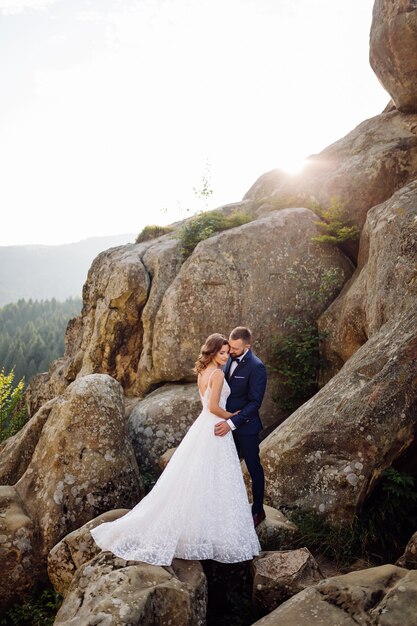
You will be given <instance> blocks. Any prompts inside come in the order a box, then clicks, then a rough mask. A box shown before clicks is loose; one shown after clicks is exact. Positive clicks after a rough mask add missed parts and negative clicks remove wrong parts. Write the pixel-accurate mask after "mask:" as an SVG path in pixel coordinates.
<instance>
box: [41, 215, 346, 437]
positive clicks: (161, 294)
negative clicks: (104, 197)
mask: <svg viewBox="0 0 417 626" xmlns="http://www.w3.org/2000/svg"><path fill="white" fill-rule="evenodd" d="M316 220H317V217H316V215H315V214H314V213H312V212H311V211H309V210H308V209H301V208H295V209H287V210H283V211H275V212H272V213H271V214H270V215H268V216H266V217H265V218H263V219H257V220H255V221H253V222H251V223H248V224H245V225H243V226H240V227H238V228H233V229H231V230H229V231H224V232H222V233H220V234H218V235H217V236H214V237H211V238H210V239H208V240H205V241H202V242H200V244H199V245H198V246H197V247H196V249H195V250H194V252H193V254H192V255H191V257H190V258H189V259H188V260H187V261H186V262H185V263H183V264H181V262H182V259H181V255H180V243H179V241H178V239H176V238H175V237H174V236H173V235H166V236H165V237H161V238H160V239H158V240H156V241H154V242H146V246H147V247H146V248H144V247H143V246H144V245H145V244H139V245H136V246H135V245H129V246H125V247H123V248H116V249H113V250H110V251H109V252H108V253H103V254H101V255H99V257H97V259H96V260H95V261H94V263H93V266H92V268H91V270H90V272H89V275H88V279H87V282H86V285H85V287H84V307H83V311H82V315H81V317H80V318H78V320H75V321H74V322H73V323H72V324H70V326H69V330H68V332H67V350H66V356H65V358H64V359H63V362H59V364H58V365H59V370H60V372H64V374H63V377H64V379H66V380H67V381H69V380H71V379H72V378H73V377H75V376H77V377H79V376H82V375H85V374H87V373H91V372H103V373H108V374H110V375H111V376H113V377H114V378H116V379H117V380H118V381H119V382H120V383H121V384H122V386H123V387H124V390H125V394H126V395H128V396H132V395H133V396H134V395H138V396H140V397H142V396H143V395H145V394H147V393H149V392H150V391H151V390H152V389H154V388H155V386H159V385H161V384H163V383H166V382H176V383H178V382H180V383H185V382H191V381H195V374H194V373H193V365H194V362H195V360H196V358H197V355H198V353H199V349H200V346H201V344H202V342H203V340H204V339H205V337H206V336H207V335H209V334H210V333H212V332H214V331H219V332H223V333H225V334H228V332H229V331H230V330H231V328H232V327H233V326H236V325H238V324H241V323H242V322H244V323H246V324H248V325H249V326H251V327H252V329H253V331H254V335H255V339H256V341H255V351H257V352H258V354H259V355H260V356H261V357H263V358H264V359H265V360H266V361H268V356H269V351H270V349H271V339H272V337H273V336H275V335H276V336H277V337H280V336H283V335H285V333H286V332H287V329H286V320H287V319H288V317H291V316H296V315H297V313H299V312H300V311H301V310H303V314H304V315H305V316H306V317H307V318H309V319H310V320H312V321H315V320H316V319H317V317H318V316H319V315H320V314H321V313H322V312H323V311H324V310H325V308H326V307H327V305H328V304H329V303H330V302H331V301H332V299H333V298H334V296H335V294H336V293H338V292H339V291H340V289H341V287H342V286H343V284H344V282H345V281H346V280H347V278H349V277H350V275H351V273H352V269H353V268H352V265H351V263H350V262H349V261H348V259H347V258H346V257H345V256H344V255H343V254H342V253H341V252H340V250H338V249H337V248H336V247H334V246H331V245H328V244H319V243H315V242H313V241H312V238H313V237H314V236H315V235H317V234H318V232H319V230H318V227H317V225H316V224H315V222H316ZM248 250H250V254H248V253H247V251H248ZM329 273H332V281H333V282H332V287H331V289H328V290H327V291H326V290H323V289H322V283H323V282H325V281H326V279H327V277H328V274H329ZM236 285H238V286H239V287H238V288H236ZM318 294H320V297H318ZM145 303H146V304H145ZM74 328H78V331H79V334H78V335H77V333H75V332H74ZM271 329H272V331H271ZM139 357H140V359H139ZM55 374H56V373H55V371H52V372H50V373H49V379H48V380H52V378H53V376H54V375H55ZM46 383H47V381H46ZM47 384H48V383H47ZM35 391H36V390H35V389H33V390H32V396H33V397H36V393H35ZM279 393H280V386H279V381H278V379H277V376H276V375H271V377H270V382H269V387H268V390H267V394H266V399H265V402H264V406H263V420H264V426H265V427H268V426H270V425H271V424H273V423H275V421H276V418H277V416H276V413H277V411H276V406H275V405H274V402H273V399H272V398H273V397H275V396H277V395H279ZM41 395H42V394H41ZM46 395H47V394H43V395H42V397H46Z"/></svg>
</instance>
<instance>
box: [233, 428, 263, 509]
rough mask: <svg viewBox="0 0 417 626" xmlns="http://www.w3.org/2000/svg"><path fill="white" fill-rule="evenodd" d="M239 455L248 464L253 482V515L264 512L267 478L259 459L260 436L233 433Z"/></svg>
mask: <svg viewBox="0 0 417 626" xmlns="http://www.w3.org/2000/svg"><path fill="white" fill-rule="evenodd" d="M233 439H234V440H235V444H236V448H237V453H238V455H239V457H240V458H241V459H243V460H244V461H245V463H246V467H247V468H248V472H249V475H250V477H251V480H252V496H253V503H252V513H261V512H262V511H263V502H264V490H265V477H264V470H263V467H262V465H261V461H260V458H259V435H258V434H256V435H239V434H238V433H237V432H236V430H234V431H233Z"/></svg>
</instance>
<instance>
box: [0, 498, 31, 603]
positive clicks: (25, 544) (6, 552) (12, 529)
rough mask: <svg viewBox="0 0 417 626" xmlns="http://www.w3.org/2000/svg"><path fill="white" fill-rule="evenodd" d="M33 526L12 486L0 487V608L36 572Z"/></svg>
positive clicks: (15, 596)
mask: <svg viewBox="0 0 417 626" xmlns="http://www.w3.org/2000/svg"><path fill="white" fill-rule="evenodd" d="M37 551H38V545H37V528H36V525H35V524H34V522H33V520H32V519H31V517H30V515H29V514H28V512H27V510H26V507H25V505H24V503H23V502H22V500H21V498H20V497H19V494H18V493H17V491H16V489H15V488H14V487H0V568H1V572H2V573H1V576H0V610H2V609H4V608H6V607H7V606H8V605H9V604H11V603H12V602H14V601H15V600H18V598H19V596H20V595H21V594H24V593H25V592H26V591H28V590H29V589H30V588H31V587H32V586H33V584H34V581H35V580H36V579H37V577H38V576H39V575H40V571H39V569H40V568H39V562H38V558H37Z"/></svg>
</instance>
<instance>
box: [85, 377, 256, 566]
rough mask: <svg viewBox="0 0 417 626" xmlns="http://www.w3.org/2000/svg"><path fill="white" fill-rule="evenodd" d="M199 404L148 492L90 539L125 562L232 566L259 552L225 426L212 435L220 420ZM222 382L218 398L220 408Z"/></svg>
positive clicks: (207, 401) (225, 388)
mask: <svg viewBox="0 0 417 626" xmlns="http://www.w3.org/2000/svg"><path fill="white" fill-rule="evenodd" d="M210 393H211V389H210V387H209V386H208V387H207V389H206V391H205V393H204V396H201V393H200V396H201V399H202V404H203V409H202V411H201V413H200V415H199V416H198V418H197V419H196V420H195V422H194V423H193V424H192V425H191V427H190V428H189V430H188V432H187V434H186V435H185V437H184V438H183V440H182V441H181V443H180V445H179V446H178V448H177V449H176V451H175V452H174V454H173V456H172V457H171V460H170V461H169V463H168V465H167V466H166V468H165V470H164V471H163V473H162V474H161V476H160V477H159V479H158V481H157V482H156V484H155V485H154V487H153V489H152V490H151V491H150V492H149V493H148V494H147V495H146V496H145V497H144V498H143V499H142V500H141V501H140V502H139V503H138V504H137V505H136V506H135V507H134V508H133V509H132V510H131V511H129V512H128V513H126V515H124V516H123V517H121V518H119V519H117V520H114V521H112V522H105V523H103V524H101V525H100V526H97V527H96V528H94V529H92V530H91V531H90V532H91V535H92V536H93V538H94V540H95V542H96V544H97V545H98V546H99V547H100V548H101V549H102V550H110V551H111V552H113V554H115V555H116V556H120V557H122V558H123V559H125V560H135V561H145V562H146V563H152V564H154V565H170V564H171V561H172V559H173V558H180V559H193V560H200V559H214V560H215V561H220V562H222V563H236V562H238V561H246V560H249V559H252V557H253V556H255V555H257V554H259V550H260V545H259V541H258V537H257V534H256V531H255V528H254V525H253V519H252V513H251V507H250V505H249V501H248V497H247V494H246V489H245V484H244V481H243V476H242V470H241V467H240V461H239V457H238V454H237V451H236V446H235V443H234V441H233V436H232V433H231V431H229V432H228V433H227V434H226V435H225V436H223V437H219V436H216V435H215V434H214V425H215V424H216V423H217V422H219V421H220V419H221V418H219V417H217V416H216V415H213V413H210V411H209V405H210ZM229 394H230V387H229V385H228V384H227V382H226V381H224V383H223V388H222V392H221V397H220V403H219V404H220V406H221V407H222V408H225V406H226V400H227V397H228V395H229Z"/></svg>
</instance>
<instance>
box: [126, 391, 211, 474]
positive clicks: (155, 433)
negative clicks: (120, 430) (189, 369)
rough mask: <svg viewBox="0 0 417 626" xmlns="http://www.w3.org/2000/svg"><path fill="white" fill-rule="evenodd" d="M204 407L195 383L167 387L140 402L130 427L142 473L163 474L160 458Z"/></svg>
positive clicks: (179, 439) (131, 415)
mask: <svg viewBox="0 0 417 626" xmlns="http://www.w3.org/2000/svg"><path fill="white" fill-rule="evenodd" d="M201 408H202V405H201V398H200V394H199V391H198V387H197V385H196V384H195V383H192V384H186V385H164V386H163V387H160V388H159V389H156V390H155V391H153V392H152V393H150V394H149V395H147V396H146V398H144V399H143V400H138V402H137V403H136V405H135V406H134V408H133V409H132V410H131V412H130V414H129V419H128V428H129V435H130V439H131V441H132V444H133V448H134V450H135V454H136V459H137V461H138V464H139V467H140V470H141V472H151V473H154V474H155V473H156V474H159V473H160V465H159V458H160V456H161V455H163V454H164V453H165V452H166V451H167V450H168V449H169V448H172V447H175V446H177V445H178V444H179V443H180V441H181V440H182V439H183V437H184V435H185V434H186V432H187V430H188V429H189V428H190V426H191V424H192V423H193V422H194V420H195V419H196V417H197V416H198V414H199V413H200V411H201Z"/></svg>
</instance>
